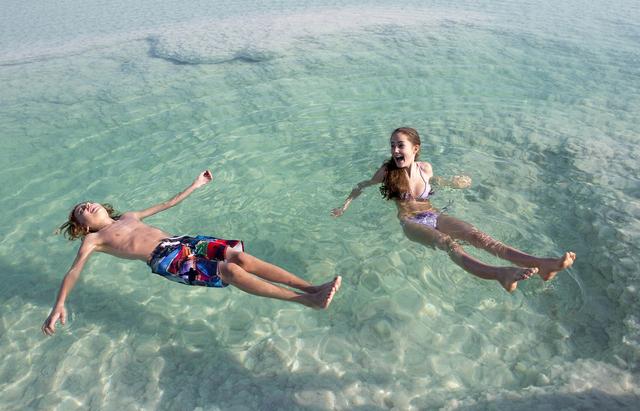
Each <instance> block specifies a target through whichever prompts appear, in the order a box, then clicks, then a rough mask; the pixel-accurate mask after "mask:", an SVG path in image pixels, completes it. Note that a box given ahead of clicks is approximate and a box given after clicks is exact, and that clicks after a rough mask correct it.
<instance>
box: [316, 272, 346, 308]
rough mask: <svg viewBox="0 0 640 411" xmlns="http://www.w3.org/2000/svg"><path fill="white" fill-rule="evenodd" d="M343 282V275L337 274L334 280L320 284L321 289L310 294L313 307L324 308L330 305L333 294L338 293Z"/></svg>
mask: <svg viewBox="0 0 640 411" xmlns="http://www.w3.org/2000/svg"><path fill="white" fill-rule="evenodd" d="M341 283H342V277H340V276H337V277H336V278H334V279H333V281H330V282H328V283H325V284H322V285H321V286H319V287H320V289H319V290H318V291H317V292H316V293H313V294H308V295H309V297H310V299H311V306H312V307H313V308H317V309H323V310H324V309H325V308H327V307H329V304H331V301H332V300H333V296H334V295H336V292H338V289H339V288H340V284H341Z"/></svg>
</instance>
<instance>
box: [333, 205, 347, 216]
mask: <svg viewBox="0 0 640 411" xmlns="http://www.w3.org/2000/svg"><path fill="white" fill-rule="evenodd" d="M342 214H344V208H343V207H338V208H334V209H333V210H331V215H332V216H334V217H340V216H341V215H342Z"/></svg>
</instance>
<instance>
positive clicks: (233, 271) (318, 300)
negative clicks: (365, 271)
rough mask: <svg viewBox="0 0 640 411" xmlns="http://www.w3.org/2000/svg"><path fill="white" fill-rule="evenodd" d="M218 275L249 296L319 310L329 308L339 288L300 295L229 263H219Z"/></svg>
mask: <svg viewBox="0 0 640 411" xmlns="http://www.w3.org/2000/svg"><path fill="white" fill-rule="evenodd" d="M218 273H219V274H220V278H222V280H223V281H224V282H225V283H227V284H231V285H233V286H235V287H237V288H239V289H241V290H242V291H244V292H247V293H249V294H253V295H258V296H260V297H267V298H275V299H278V300H284V301H291V302H295V303H298V304H302V305H306V306H307V307H312V308H318V309H320V308H327V307H328V306H329V304H331V300H332V299H333V296H334V295H335V293H336V291H337V287H334V288H328V289H324V290H321V291H318V292H316V293H298V292H295V291H292V290H289V289H287V288H284V287H280V286H277V285H275V284H271V283H269V282H267V281H264V280H261V279H260V278H257V277H255V276H253V275H251V274H249V273H248V272H246V271H245V270H244V269H243V268H242V267H240V266H239V265H237V264H234V263H229V262H219V263H218ZM339 278H340V277H338V279H339ZM338 286H339V280H338Z"/></svg>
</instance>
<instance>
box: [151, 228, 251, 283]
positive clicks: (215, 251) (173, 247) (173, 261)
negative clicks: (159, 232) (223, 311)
mask: <svg viewBox="0 0 640 411" xmlns="http://www.w3.org/2000/svg"><path fill="white" fill-rule="evenodd" d="M227 248H231V249H232V250H236V251H244V243H243V242H242V241H240V240H224V239H222V238H215V237H208V236H203V235H198V236H195V237H189V236H180V237H170V238H165V239H164V240H162V241H160V244H158V246H157V247H156V248H155V250H153V252H152V253H151V257H149V261H148V263H147V264H149V267H151V271H152V272H154V273H156V274H159V275H161V276H163V277H165V278H167V279H169V280H172V281H177V282H179V283H182V284H187V285H199V286H204V287H226V286H227V285H228V284H226V283H225V282H223V281H222V279H221V278H220V276H219V272H218V262H220V261H225V259H226V252H227Z"/></svg>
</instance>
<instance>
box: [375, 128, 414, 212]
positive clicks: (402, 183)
mask: <svg viewBox="0 0 640 411" xmlns="http://www.w3.org/2000/svg"><path fill="white" fill-rule="evenodd" d="M396 134H404V135H405V136H407V139H408V140H409V141H410V142H411V144H413V145H414V146H420V135H419V134H418V131H417V130H416V129H414V128H411V127H400V128H396V129H395V130H393V133H391V137H393V136H395V135H396ZM418 156H420V148H418V152H417V153H416V158H415V160H418ZM384 167H385V168H386V170H387V173H386V174H385V176H384V180H383V181H382V185H381V186H380V194H382V196H383V197H384V198H386V199H387V200H391V199H392V198H398V199H406V198H407V197H408V196H410V195H411V193H410V189H409V178H408V176H407V172H406V171H405V169H404V168H398V166H397V165H396V162H395V161H394V160H393V156H391V158H390V159H389V160H387V161H385V163H384Z"/></svg>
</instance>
